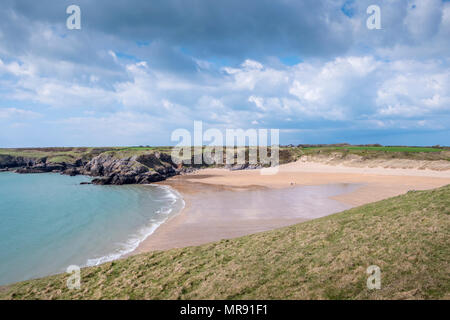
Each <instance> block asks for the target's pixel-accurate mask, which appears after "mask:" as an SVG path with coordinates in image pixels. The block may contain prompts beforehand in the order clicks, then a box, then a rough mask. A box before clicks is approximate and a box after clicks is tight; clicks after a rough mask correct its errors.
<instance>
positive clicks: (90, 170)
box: [0, 152, 180, 184]
mask: <svg viewBox="0 0 450 320" xmlns="http://www.w3.org/2000/svg"><path fill="white" fill-rule="evenodd" d="M10 168H15V170H14V172H16V173H44V172H60V173H61V174H66V175H70V176H75V175H79V174H84V175H89V176H94V177H98V178H96V179H94V180H93V181H92V183H95V184H146V183H152V182H156V181H162V180H165V179H167V178H168V177H171V176H174V175H176V174H178V173H179V172H180V169H179V168H177V165H176V164H175V163H174V162H173V161H172V159H171V156H170V155H168V154H165V153H159V152H155V153H149V154H143V155H139V156H129V157H124V158H117V157H115V156H114V155H112V154H110V153H103V154H100V155H98V156H97V157H95V158H93V159H92V160H91V161H89V162H83V161H82V160H81V159H79V160H77V161H75V162H74V163H73V164H66V163H64V162H62V163H48V162H47V159H46V158H41V159H28V158H23V157H14V156H9V155H7V156H4V155H0V170H2V171H5V170H9V169H10Z"/></svg>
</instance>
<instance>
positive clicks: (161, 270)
mask: <svg viewBox="0 0 450 320" xmlns="http://www.w3.org/2000/svg"><path fill="white" fill-rule="evenodd" d="M449 234H450V185H449V186H446V187H442V188H439V189H435V190H430V191H412V192H408V193H407V194H405V195H402V196H398V197H394V198H391V199H387V200H383V201H380V202H376V203H372V204H368V205H365V206H362V207H358V208H354V209H351V210H347V211H344V212H341V213H338V214H334V215H331V216H328V217H324V218H321V219H317V220H312V221H309V222H305V223H301V224H297V225H294V226H291V227H287V228H282V229H278V230H274V231H269V232H264V233H259V234H254V235H250V236H245V237H241V238H237V239H232V240H223V241H220V242H215V243H210V244H206V245H202V246H198V247H189V248H184V249H175V250H169V251H164V252H154V253H148V254H141V255H137V256H133V257H130V258H127V259H123V260H119V261H114V262H111V263H106V264H103V265H101V266H98V267H90V268H85V269H82V272H81V276H82V284H81V289H80V290H69V289H67V288H66V286H65V283H66V280H67V277H68V275H65V274H61V275H56V276H51V277H47V278H42V279H38V280H32V281H25V282H21V283H17V284H14V285H11V286H9V287H3V288H1V289H0V298H2V299H407V298H413V299H449V298H450V265H449V262H450V237H449ZM370 265H377V266H379V267H380V268H381V289H380V290H368V289H367V287H366V281H367V277H368V276H367V274H366V269H367V267H368V266H370Z"/></svg>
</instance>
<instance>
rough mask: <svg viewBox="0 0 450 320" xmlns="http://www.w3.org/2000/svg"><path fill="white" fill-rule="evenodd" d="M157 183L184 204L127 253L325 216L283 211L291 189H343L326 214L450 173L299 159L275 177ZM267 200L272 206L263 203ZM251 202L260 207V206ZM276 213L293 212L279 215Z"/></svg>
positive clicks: (213, 176)
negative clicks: (355, 165) (367, 166)
mask: <svg viewBox="0 0 450 320" xmlns="http://www.w3.org/2000/svg"><path fill="white" fill-rule="evenodd" d="M157 184H158V185H167V186H169V187H171V188H173V189H175V190H176V191H177V192H178V193H180V194H181V195H182V198H183V200H184V201H185V206H184V208H183V209H181V210H180V211H179V212H178V213H177V214H175V215H174V216H172V217H170V218H168V219H167V220H166V221H165V222H164V223H162V224H161V225H160V226H159V227H158V228H157V229H156V230H155V231H154V232H153V233H152V234H151V235H150V236H148V237H147V238H146V239H145V240H144V241H142V242H141V243H140V244H139V246H138V247H137V248H136V250H134V251H133V252H131V253H130V254H129V255H134V254H139V253H144V252H150V251H160V250H168V249H172V248H182V247H187V246H195V245H200V244H205V243H209V242H213V241H220V240H223V239H230V238H235V237H239V236H244V235H248V234H252V233H258V232H263V231H267V230H272V229H277V228H281V227H285V226H289V225H293V224H297V223H301V222H305V221H308V220H311V219H315V218H318V217H321V216H323V215H322V214H323V212H322V213H320V214H318V215H317V216H314V215H312V216H308V217H307V218H304V217H300V216H298V215H297V214H296V213H295V211H294V209H299V208H300V209H299V210H301V209H302V208H301V207H298V204H297V207H296V208H288V209H287V210H286V202H283V199H282V198H283V197H285V196H286V195H288V196H289V197H290V198H289V199H292V198H295V196H296V194H295V192H296V191H295V190H299V189H298V188H299V187H300V188H314V187H317V188H319V189H320V188H322V189H323V188H325V189H326V188H327V186H328V188H335V187H336V186H341V187H342V186H347V188H348V189H347V190H346V192H339V193H338V194H335V195H331V196H329V197H325V198H326V199H328V200H330V201H334V202H333V203H332V204H331V205H335V206H336V207H335V208H339V209H342V210H338V211H335V210H334V211H333V210H332V209H333V208H330V207H327V210H328V213H327V214H325V215H328V214H333V213H336V212H340V211H344V210H347V209H349V208H352V207H356V206H359V205H363V204H366V203H370V202H375V201H378V200H382V199H386V198H389V197H393V196H397V195H400V194H403V193H406V192H407V191H409V190H426V189H432V188H436V187H440V186H443V185H446V184H450V171H439V172H435V171H432V170H420V169H385V168H358V167H346V166H334V165H328V164H320V163H305V162H301V161H297V162H293V163H289V164H285V165H281V166H280V170H279V172H278V173H277V174H276V175H273V176H265V175H260V170H239V171H230V170H227V169H222V168H220V169H218V168H214V169H201V170H198V171H196V172H193V173H190V174H186V175H182V176H176V177H172V178H170V179H168V180H165V181H162V182H158V183H157ZM339 188H340V187H339ZM293 190H294V191H293ZM303 190H305V189H303ZM317 190H318V189H317ZM317 190H316V191H317ZM251 194H253V195H251ZM271 194H272V196H271ZM297 194H301V192H300V193H297ZM255 195H257V196H255ZM246 196H247V197H252V198H254V199H250V200H249V201H247V202H246V199H243V198H245V197H246ZM267 197H268V198H270V199H271V201H269V202H273V203H264V201H265V198H267ZM278 197H279V198H278ZM272 200H273V201H272ZM227 201H228V202H227ZM255 201H256V202H257V201H262V202H263V203H262V205H259V206H258V204H255V203H254V202H255ZM323 201H325V200H324V198H320V199H318V203H323ZM266 202H267V201H266ZM330 203H331V202H330ZM339 205H340V206H341V207H339ZM223 206H225V208H223ZM267 206H269V208H267ZM270 206H272V207H270ZM277 207H278V208H280V210H278V209H277ZM306 209H308V208H306ZM308 210H311V208H309V209H308ZM280 211H292V212H290V213H289V214H284V215H281V216H280V213H279V212H280ZM292 213H294V214H292ZM127 256H128V255H127Z"/></svg>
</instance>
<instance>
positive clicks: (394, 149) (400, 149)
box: [305, 146, 442, 152]
mask: <svg viewBox="0 0 450 320" xmlns="http://www.w3.org/2000/svg"><path fill="white" fill-rule="evenodd" d="M305 149H306V150H308V149H322V150H345V149H348V150H374V151H384V152H441V151H442V149H437V148H430V147H358V146H349V147H309V148H305Z"/></svg>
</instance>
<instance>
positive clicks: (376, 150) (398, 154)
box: [0, 145, 450, 163]
mask: <svg viewBox="0 0 450 320" xmlns="http://www.w3.org/2000/svg"><path fill="white" fill-rule="evenodd" d="M172 149H173V147H168V146H165V147H164V146H159V147H151V146H134V147H133V146H132V147H96V148H93V147H89V148H83V147H76V148H18V149H0V156H2V155H3V156H6V155H10V156H16V157H25V158H35V159H37V158H47V162H50V163H52V162H53V163H61V162H66V163H73V162H74V161H76V160H77V159H83V160H90V159H92V158H93V157H95V156H97V155H99V154H101V153H105V152H107V153H109V154H111V155H113V156H115V157H118V158H123V157H130V156H134V155H142V154H146V153H152V152H164V153H169V154H170V153H171V151H172ZM245 149H246V154H247V156H246V158H247V159H248V147H247V148H245ZM269 150H270V148H269ZM192 151H193V150H192ZM193 153H194V152H192V154H193ZM331 153H340V154H341V155H342V157H344V158H345V157H346V156H347V155H351V154H355V155H359V156H361V157H363V158H365V159H376V158H380V159H393V158H395V159H413V160H450V148H434V147H405V146H350V145H349V146H310V147H281V148H280V163H288V162H292V161H296V160H297V159H299V158H300V157H301V156H303V155H318V154H320V155H328V154H331Z"/></svg>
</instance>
